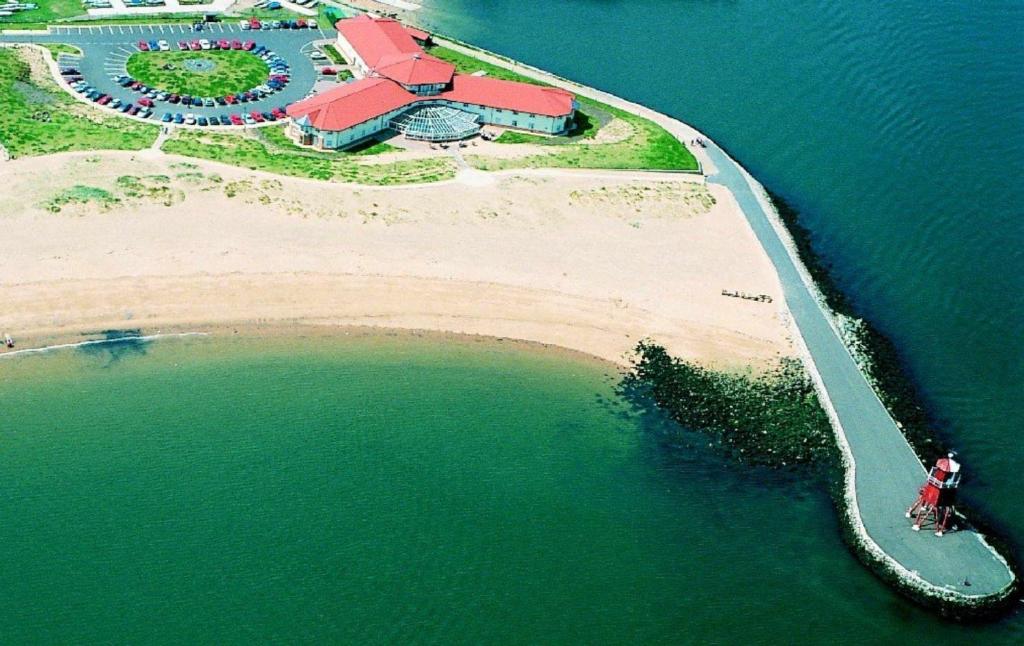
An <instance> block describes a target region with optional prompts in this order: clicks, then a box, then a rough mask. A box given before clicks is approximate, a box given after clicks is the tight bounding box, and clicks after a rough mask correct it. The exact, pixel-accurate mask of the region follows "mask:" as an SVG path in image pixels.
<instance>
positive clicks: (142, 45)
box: [137, 40, 149, 52]
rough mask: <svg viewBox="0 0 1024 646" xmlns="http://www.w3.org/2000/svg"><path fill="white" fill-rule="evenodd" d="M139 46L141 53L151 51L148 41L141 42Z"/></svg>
mask: <svg viewBox="0 0 1024 646" xmlns="http://www.w3.org/2000/svg"><path fill="white" fill-rule="evenodd" d="M137 44H138V46H139V51H143V52H148V51H149V43H147V42H146V41H144V40H140V41H139V42H138V43H137Z"/></svg>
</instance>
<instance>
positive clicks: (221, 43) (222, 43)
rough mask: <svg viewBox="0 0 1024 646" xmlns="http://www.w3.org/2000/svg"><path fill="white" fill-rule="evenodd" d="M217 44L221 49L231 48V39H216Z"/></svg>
mask: <svg viewBox="0 0 1024 646" xmlns="http://www.w3.org/2000/svg"><path fill="white" fill-rule="evenodd" d="M217 46H218V47H220V48H221V49H231V41H229V40H227V39H223V38H222V39H221V40H218V41H217Z"/></svg>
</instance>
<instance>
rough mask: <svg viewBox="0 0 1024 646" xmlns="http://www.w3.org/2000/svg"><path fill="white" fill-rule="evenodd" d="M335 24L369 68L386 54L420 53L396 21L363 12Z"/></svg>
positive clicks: (420, 50) (374, 65) (417, 46)
mask: <svg viewBox="0 0 1024 646" xmlns="http://www.w3.org/2000/svg"><path fill="white" fill-rule="evenodd" d="M335 26H336V27H337V29H338V32H339V33H341V35H342V36H343V37H344V38H345V40H347V41H348V42H349V43H350V44H351V45H352V47H353V48H354V49H355V50H356V53H357V54H359V56H360V58H362V59H363V62H364V63H366V64H367V65H368V66H370V67H376V66H377V64H378V63H379V62H380V59H381V58H384V57H385V56H394V55H396V54H421V53H423V50H422V49H420V46H419V45H417V44H416V41H414V40H413V39H412V36H410V35H409V32H408V31H406V30H405V27H403V26H402V24H401V23H399V22H398V21H397V20H391V19H390V18H371V17H369V16H367V15H365V14H363V15H359V16H356V17H355V18H345V19H344V20H339V21H338V22H337V24H336V25H335Z"/></svg>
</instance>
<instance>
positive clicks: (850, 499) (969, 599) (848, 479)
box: [438, 38, 1016, 605]
mask: <svg viewBox="0 0 1024 646" xmlns="http://www.w3.org/2000/svg"><path fill="white" fill-rule="evenodd" d="M438 40H439V42H441V43H443V44H446V45H447V46H453V47H455V48H465V49H467V50H469V53H471V54H472V55H474V56H481V55H485V56H491V57H493V60H491V61H490V62H493V63H495V64H498V65H503V66H505V67H509V68H510V69H516V71H520V72H524V71H525V72H526V73H528V74H531V75H534V76H538V75H539V76H538V78H543V79H544V80H547V81H549V82H551V81H554V82H555V84H556V85H562V84H564V85H565V86H568V89H571V90H573V91H579V90H585V91H589V92H590V93H591V94H587V93H586V92H579V93H580V94H583V95H587V96H591V97H592V98H596V99H598V100H601V101H606V102H609V103H614V104H615V105H619V106H620V107H624V108H625V109H628V110H630V111H632V112H634V113H635V114H639V115H641V116H644V117H646V118H648V119H651V120H653V121H655V122H656V123H659V124H661V125H663V126H666V127H668V126H667V125H666V124H669V125H671V126H672V127H671V128H668V129H669V131H670V132H672V133H673V134H674V135H676V136H677V137H679V136H680V133H683V134H682V137H681V139H682V140H684V141H685V140H686V138H687V137H689V138H693V137H698V136H699V137H703V138H706V137H705V136H704V135H703V134H702V133H700V132H699V131H698V130H696V129H695V128H693V127H692V126H689V125H688V124H685V123H683V122H680V121H678V120H675V119H672V118H671V117H668V116H667V115H662V114H660V113H657V112H655V111H653V110H650V109H648V108H646V107H644V106H641V105H639V104H635V103H633V102H630V101H628V100H624V99H620V98H619V97H615V96H614V95H611V94H609V93H606V92H602V91H600V90H596V89H593V88H585V87H584V86H580V85H578V84H575V83H572V82H571V81H568V80H565V79H561V78H560V77H557V76H555V75H551V74H548V73H546V72H543V71H542V70H538V69H536V68H533V67H531V66H527V65H523V64H520V63H516V62H514V61H511V60H509V59H506V58H504V57H501V56H499V55H494V54H490V53H489V52H486V51H485V50H481V49H479V48H475V47H473V46H469V45H465V44H462V43H459V42H458V41H451V40H449V39H441V38H439V39H438ZM709 141H710V139H709ZM712 145H713V144H712ZM693 152H694V153H696V154H697V155H698V159H699V160H700V162H701V164H702V167H703V168H704V169H705V172H707V173H711V174H716V170H717V169H715V165H714V163H713V162H712V161H711V159H710V158H709V156H708V153H707V152H706V151H703V150H700V149H697V150H694V151H693ZM723 154H724V155H726V157H728V153H725V152H724V151H723ZM729 159H730V161H731V162H732V163H733V164H734V165H735V166H736V167H737V168H738V169H739V172H740V173H741V174H742V176H743V179H744V181H745V182H746V183H747V185H748V186H749V187H750V189H751V190H752V192H753V194H754V195H755V197H756V199H757V201H758V202H759V203H760V207H761V209H762V210H763V211H764V212H765V213H766V214H767V216H768V218H769V221H770V223H771V225H772V227H773V228H774V229H775V233H776V235H777V236H778V237H779V239H780V240H781V242H782V243H783V245H784V246H785V247H786V249H787V252H788V253H789V255H790V257H791V260H792V261H793V264H794V266H795V267H796V269H797V271H798V272H799V274H800V279H801V280H802V281H803V283H804V286H805V287H806V289H807V290H808V292H810V293H811V294H812V296H814V297H815V299H816V300H817V302H818V304H819V306H820V307H821V309H822V312H823V313H824V315H825V316H826V319H827V321H828V322H829V323H830V325H831V326H832V328H833V330H834V331H835V333H836V335H837V336H839V337H840V338H842V337H841V335H840V331H839V328H838V327H837V325H836V314H837V313H836V312H835V311H834V310H833V309H832V308H831V307H830V306H829V304H828V301H827V299H826V298H825V296H824V294H823V292H822V289H821V288H820V286H819V285H818V284H817V282H816V281H815V279H814V277H813V276H812V274H811V272H809V271H808V269H807V267H806V266H805V264H804V261H803V258H801V256H800V253H799V249H798V245H797V244H796V243H795V242H794V239H793V234H792V232H791V231H790V230H789V228H788V227H786V226H785V224H784V222H783V220H782V218H781V216H780V214H779V212H778V209H777V207H776V205H775V204H774V203H773V202H772V200H771V199H770V197H769V196H768V193H767V191H766V189H765V188H764V187H763V186H762V185H761V184H759V183H758V182H757V180H756V179H755V178H753V177H752V176H751V175H750V174H749V173H748V172H747V171H746V170H745V169H744V168H743V167H742V166H741V165H739V164H738V163H736V162H735V160H734V159H731V158H729ZM712 169H715V170H712ZM783 302H785V301H783ZM556 318H557V317H556ZM789 323H790V330H791V332H792V338H793V339H795V343H796V345H797V347H798V348H800V349H801V353H800V354H802V355H803V358H804V363H805V366H806V367H807V369H808V371H809V372H810V373H811V376H812V378H813V379H814V381H815V383H816V384H817V386H818V391H819V394H820V396H821V399H822V402H823V406H824V407H825V409H826V411H828V412H829V414H830V417H831V418H832V422H833V427H834V429H835V431H836V438H837V441H838V443H839V445H840V447H841V449H842V450H843V453H844V456H845V457H846V459H845V460H844V476H845V477H844V479H845V487H844V489H845V495H844V498H843V500H844V503H845V507H844V506H842V505H841V506H840V511H841V516H842V520H843V525H844V527H846V528H847V529H849V530H850V531H851V532H852V534H853V535H854V536H855V537H856V540H855V541H854V545H855V546H860V547H863V548H865V549H867V553H868V554H869V555H870V556H869V557H864V556H862V557H861V558H862V560H865V561H867V562H868V565H869V567H871V568H872V569H874V570H875V571H876V572H878V570H879V569H882V570H884V569H885V568H887V567H888V568H891V569H892V570H893V571H894V572H895V576H896V579H897V580H898V582H899V583H900V584H906V585H908V586H910V589H903V591H904V592H907V593H910V596H912V597H915V598H917V597H920V596H922V595H923V596H924V597H926V598H936V597H939V598H945V599H947V600H949V601H950V602H951V603H953V604H955V605H971V604H974V603H975V600H976V599H979V598H981V599H983V602H988V601H990V600H995V601H997V602H1001V601H1002V600H1004V599H1005V598H1009V597H1010V596H1012V593H1013V591H1014V590H1013V587H1014V586H1015V585H1016V579H1015V578H1014V579H1013V580H1011V583H1010V584H1008V586H1007V588H1006V589H1005V590H1002V591H999V592H997V593H994V594H988V595H966V594H962V593H960V592H955V593H950V592H949V591H947V590H943V589H942V588H939V587H936V586H932V585H931V584H928V582H926V581H924V579H922V578H921V577H920V576H918V575H916V573H914V572H912V571H911V570H909V569H907V568H906V567H903V566H902V565H901V564H900V563H899V562H898V561H897V560H896V559H894V558H892V557H890V556H888V554H886V553H885V552H884V550H882V549H881V548H880V547H879V546H878V544H877V543H876V542H875V541H874V539H873V538H872V537H871V536H870V534H869V533H868V531H867V529H866V527H865V526H864V524H863V521H862V519H861V515H860V511H859V507H858V502H857V495H856V473H857V472H856V464H855V460H854V456H853V452H852V450H851V448H850V446H849V444H848V442H847V440H846V434H845V431H844V430H843V425H842V423H841V422H840V421H839V417H838V414H837V413H836V411H835V408H834V406H833V405H832V402H831V399H830V396H829V393H828V390H827V388H826V386H825V383H824V380H823V378H822V375H821V374H820V373H819V371H818V368H817V366H816V364H815V361H814V359H813V357H812V356H811V352H810V350H809V348H808V347H807V345H806V340H805V339H804V337H803V335H802V334H801V332H800V329H799V328H798V327H797V326H796V324H795V322H794V321H793V320H792V319H790V320H789ZM483 325H484V326H485V327H486V326H488V325H494V321H490V322H484V323H483ZM567 327H568V328H570V330H569V331H568V332H567V334H572V333H573V331H574V330H576V329H578V327H579V325H578V324H574V323H569V324H567ZM657 334H658V333H657V332H646V331H645V332H641V333H640V336H649V335H655V336H657ZM555 345H558V344H555ZM843 345H844V347H846V350H847V352H850V350H849V347H848V346H847V345H846V343H845V342H844V343H843ZM851 356H852V353H851ZM605 358H608V357H605ZM852 358H854V359H856V357H852ZM861 374H862V376H864V377H865V378H866V377H867V375H864V374H863V371H861ZM872 390H873V391H874V390H875V389H874V388H873V389H872ZM875 396H876V397H877V398H878V399H879V402H880V403H881V404H882V405H883V407H884V406H885V402H884V401H883V400H882V399H881V397H879V396H878V393H877V392H876V393H875ZM890 417H891V415H890ZM900 437H901V438H903V440H904V441H907V438H906V435H905V434H904V433H902V432H901V433H900ZM907 444H908V446H911V443H910V442H909V441H907ZM911 448H912V446H911ZM989 549H990V550H991V551H992V552H993V553H994V554H995V555H996V556H997V557H1000V558H1001V555H999V553H998V552H997V551H996V550H994V549H991V547H990V548H989ZM855 551H857V550H856V547H855ZM1004 563H1005V560H1004ZM881 575H882V578H886V576H885V574H884V573H883V574H881ZM887 580H889V579H887ZM889 582H890V583H893V581H892V580H889ZM897 587H901V586H900V585H897ZM918 600H919V601H921V599H920V598H918Z"/></svg>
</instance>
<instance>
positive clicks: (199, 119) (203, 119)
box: [196, 116, 210, 126]
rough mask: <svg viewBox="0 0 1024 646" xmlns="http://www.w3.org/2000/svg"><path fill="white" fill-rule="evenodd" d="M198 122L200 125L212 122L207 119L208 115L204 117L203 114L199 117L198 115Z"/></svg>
mask: <svg viewBox="0 0 1024 646" xmlns="http://www.w3.org/2000/svg"><path fill="white" fill-rule="evenodd" d="M196 123H197V124H198V125H200V126H207V125H210V122H209V121H207V120H206V117H203V116H199V117H196Z"/></svg>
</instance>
